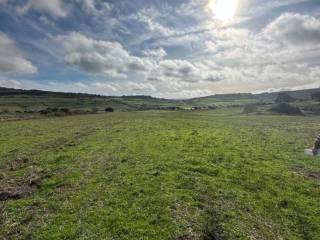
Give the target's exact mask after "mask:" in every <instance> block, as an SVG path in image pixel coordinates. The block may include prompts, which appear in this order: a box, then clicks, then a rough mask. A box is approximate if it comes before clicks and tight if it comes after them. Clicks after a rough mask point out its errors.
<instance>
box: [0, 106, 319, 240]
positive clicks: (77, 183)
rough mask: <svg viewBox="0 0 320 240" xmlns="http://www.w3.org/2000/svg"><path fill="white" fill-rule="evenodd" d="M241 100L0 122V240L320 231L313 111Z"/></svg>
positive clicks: (286, 235) (183, 238) (282, 235)
mask: <svg viewBox="0 0 320 240" xmlns="http://www.w3.org/2000/svg"><path fill="white" fill-rule="evenodd" d="M241 110H242V109H240V110H235V109H229V110H227V111H226V110H216V111H199V112H197V111H194V112H127V113H126V112H122V113H121V112H119V113H112V114H98V115H86V116H73V117H65V118H48V119H38V120H25V121H17V122H2V123H0V131H1V135H0V143H1V145H0V239H110V240H111V239H128V240H129V239H130V240H132V239H172V240H175V239H179V240H192V239H250V240H253V239H308V240H313V239H319V236H320V201H319V199H320V179H319V178H320V159H314V158H309V157H306V156H304V154H303V149H304V148H305V147H309V146H310V145H311V144H312V141H313V140H314V137H315V134H317V132H318V131H319V123H320V117H288V116H267V115H253V116H246V115H239V114H238V112H240V111H241Z"/></svg>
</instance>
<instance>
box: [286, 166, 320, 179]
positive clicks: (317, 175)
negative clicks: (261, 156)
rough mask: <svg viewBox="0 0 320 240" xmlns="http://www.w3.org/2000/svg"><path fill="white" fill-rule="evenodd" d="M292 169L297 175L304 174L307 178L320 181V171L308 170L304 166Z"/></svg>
mask: <svg viewBox="0 0 320 240" xmlns="http://www.w3.org/2000/svg"><path fill="white" fill-rule="evenodd" d="M291 169H292V170H293V171H294V172H296V173H302V174H303V176H305V177H306V178H309V179H313V180H320V171H315V170H310V169H306V168H305V167H304V166H302V165H295V166H293V167H292V168H291Z"/></svg>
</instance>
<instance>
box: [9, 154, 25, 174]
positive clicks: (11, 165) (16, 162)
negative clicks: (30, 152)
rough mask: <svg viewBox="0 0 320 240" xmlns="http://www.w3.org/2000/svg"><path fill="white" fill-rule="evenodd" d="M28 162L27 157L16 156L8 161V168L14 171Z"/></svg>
mask: <svg viewBox="0 0 320 240" xmlns="http://www.w3.org/2000/svg"><path fill="white" fill-rule="evenodd" d="M28 162H29V159H28V158H27V157H22V158H17V159H14V160H12V161H10V162H9V166H8V168H9V170H10V171H15V170H18V169H20V168H22V167H24V166H25V165H26V164H27V163H28Z"/></svg>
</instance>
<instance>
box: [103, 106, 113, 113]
mask: <svg viewBox="0 0 320 240" xmlns="http://www.w3.org/2000/svg"><path fill="white" fill-rule="evenodd" d="M105 111H106V112H114V109H113V108H111V107H107V108H106V109H105Z"/></svg>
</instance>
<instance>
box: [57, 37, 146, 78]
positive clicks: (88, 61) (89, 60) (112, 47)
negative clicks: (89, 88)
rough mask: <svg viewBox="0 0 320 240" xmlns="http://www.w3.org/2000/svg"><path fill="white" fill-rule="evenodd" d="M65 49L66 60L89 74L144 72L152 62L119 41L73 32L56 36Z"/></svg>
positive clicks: (115, 74)
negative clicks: (132, 52)
mask: <svg viewBox="0 0 320 240" xmlns="http://www.w3.org/2000/svg"><path fill="white" fill-rule="evenodd" d="M56 40H57V42H58V43H60V44H61V45H62V46H63V47H64V50H65V61H66V63H68V64H70V65H71V66H75V67H76V68H78V69H79V70H81V71H83V72H86V73H89V74H105V75H110V76H118V75H120V74H125V73H127V72H128V71H137V72H143V71H146V70H147V69H148V65H150V63H149V62H148V60H147V59H145V58H139V57H136V56H132V55H131V54H130V53H129V52H128V51H127V50H126V49H124V47H123V46H122V45H121V44H120V43H118V42H110V41H103V40H95V39H93V38H89V37H87V36H85V35H83V34H81V33H78V32H72V33H70V34H68V35H60V36H58V37H57V38H56Z"/></svg>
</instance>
